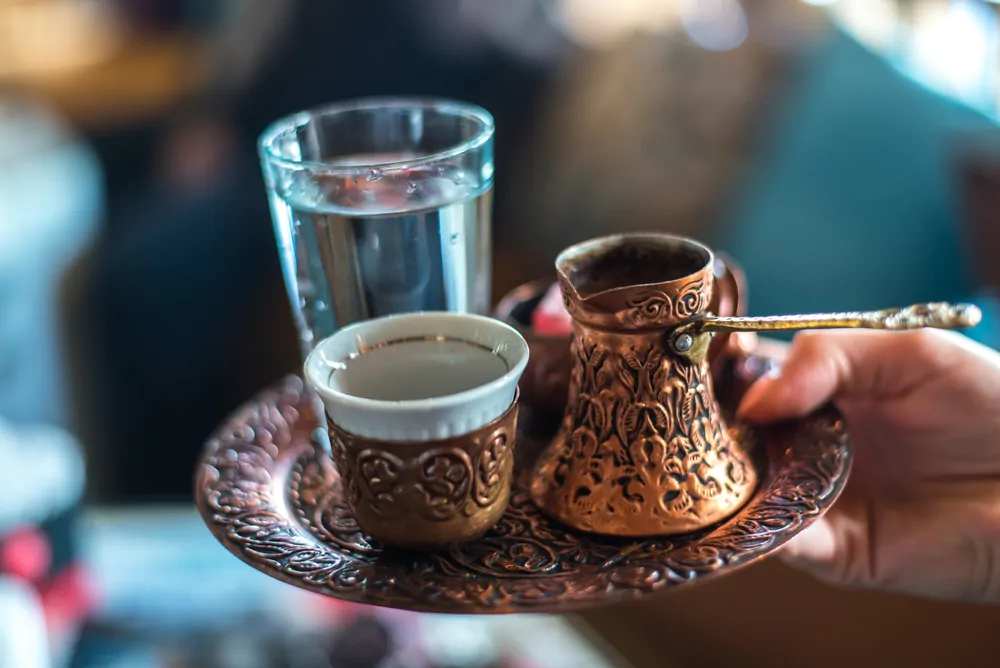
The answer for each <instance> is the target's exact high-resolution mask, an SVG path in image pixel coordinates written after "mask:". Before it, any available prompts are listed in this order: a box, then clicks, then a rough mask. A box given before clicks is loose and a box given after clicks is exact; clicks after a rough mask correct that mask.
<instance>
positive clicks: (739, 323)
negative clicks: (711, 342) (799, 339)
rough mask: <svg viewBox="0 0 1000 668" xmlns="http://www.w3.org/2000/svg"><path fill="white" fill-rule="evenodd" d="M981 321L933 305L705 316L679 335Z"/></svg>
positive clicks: (955, 308) (958, 307)
mask: <svg viewBox="0 0 1000 668" xmlns="http://www.w3.org/2000/svg"><path fill="white" fill-rule="evenodd" d="M982 319H983V313H982V311H980V310H979V307H977V306H975V305H973V304H954V305H953V304H948V303H946V302H932V303H929V304H914V305H913V306H906V307H903V308H890V309H883V310H880V311H848V312H844V313H815V314H807V315H777V316H766V317H760V318H719V317H716V316H711V315H709V316H705V317H704V318H698V319H697V320H694V321H692V322H691V323H689V324H687V325H682V326H681V327H680V328H678V331H683V332H685V333H689V334H691V335H696V334H701V333H703V332H777V331H794V330H801V329H844V328H848V329H885V330H891V331H905V330H912V329H924V328H933V329H968V328H970V327H975V326H976V325H978V324H979V323H980V322H981V321H982Z"/></svg>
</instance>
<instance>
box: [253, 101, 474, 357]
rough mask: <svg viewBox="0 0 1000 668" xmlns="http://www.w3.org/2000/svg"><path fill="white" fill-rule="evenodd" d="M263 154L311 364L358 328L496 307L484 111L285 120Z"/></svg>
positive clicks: (379, 109)
mask: <svg viewBox="0 0 1000 668" xmlns="http://www.w3.org/2000/svg"><path fill="white" fill-rule="evenodd" d="M259 148H260V155H261V162H262V163H263V169H264V177H265V182H266V184H267V189H268V195H269V198H270V201H271V213H272V216H273V219H274V231H275V236H276V238H277V242H278V252H279V254H280V256H281V266H282V270H283V272H284V275H285V283H286V286H287V288H288V295H289V299H290V300H291V304H292V309H293V312H294V315H295V320H296V325H297V327H298V331H299V336H300V341H301V348H302V354H303V356H305V355H306V354H308V352H309V351H310V350H312V348H313V346H314V345H315V343H318V342H319V341H320V340H322V339H323V338H326V337H328V336H330V335H331V334H333V333H334V332H335V331H336V330H337V329H339V328H341V327H343V326H345V325H349V324H351V323H354V322H358V321H361V320H366V319H369V318H373V317H377V316H383V315H390V314H394V313H404V312H410V311H430V310H433V311H454V312H461V313H467V312H471V313H485V312H486V311H487V310H488V309H489V299H490V280H491V267H490V215H491V210H492V190H493V118H492V117H491V116H490V114H489V113H488V112H487V111H485V110H483V109H481V108H479V107H476V106H473V105H469V104H464V103H460V102H450V101H443V100H419V99H368V100H356V101H351V102H344V103H340V104H336V105H332V106H328V107H324V108H320V109H316V110H312V111H305V112H301V113H298V114H295V115H293V116H290V117H287V118H284V119H281V120H279V121H277V122H275V123H274V124H272V125H271V126H270V127H269V128H268V129H267V130H266V131H265V132H264V134H263V135H262V136H261V139H260V147H259Z"/></svg>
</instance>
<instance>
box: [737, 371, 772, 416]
mask: <svg viewBox="0 0 1000 668" xmlns="http://www.w3.org/2000/svg"><path fill="white" fill-rule="evenodd" d="M778 376H779V370H778V369H771V370H770V371H768V372H767V373H766V374H764V375H763V376H761V377H760V378H759V379H758V380H757V382H755V383H754V384H753V385H751V386H750V389H749V390H747V393H746V394H745V395H743V400H742V401H741V402H740V406H739V408H737V409H736V417H738V418H740V419H743V418H746V417H749V416H753V414H754V413H755V412H757V410H758V409H759V408H760V406H762V405H763V404H764V403H765V402H766V400H767V396H768V395H769V394H770V393H771V388H773V387H774V384H775V382H776V381H777V380H778Z"/></svg>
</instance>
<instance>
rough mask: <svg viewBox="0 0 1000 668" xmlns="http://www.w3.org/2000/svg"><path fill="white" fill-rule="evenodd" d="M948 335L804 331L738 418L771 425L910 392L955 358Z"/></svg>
mask: <svg viewBox="0 0 1000 668" xmlns="http://www.w3.org/2000/svg"><path fill="white" fill-rule="evenodd" d="M955 337H958V338H963V337H960V336H959V335H956V334H954V333H952V332H941V331H934V330H925V331H916V332H881V331H855V330H833V331H827V332H803V333H801V334H799V335H798V336H796V337H795V340H794V341H793V343H792V347H791V350H790V351H789V354H788V358H787V359H786V360H785V363H784V364H783V365H782V367H781V369H780V370H779V371H778V372H777V374H776V375H772V376H769V377H766V378H763V379H761V380H760V381H758V382H757V383H755V384H754V386H753V387H751V388H750V390H748V391H747V394H746V396H745V397H744V399H743V401H742V403H741V405H740V408H739V412H738V413H739V416H740V417H741V418H743V419H746V420H747V421H750V422H758V423H762V422H771V421H774V420H782V419H789V418H796V417H801V416H803V415H806V414H808V413H810V412H812V411H814V410H815V409H816V408H818V407H819V406H821V405H822V404H824V403H827V402H829V401H831V400H836V399H888V398H893V397H898V396H902V395H903V394H905V393H907V392H910V391H912V390H913V389H914V388H915V387H918V386H919V385H920V384H921V383H922V382H926V381H927V380H928V379H929V378H931V377H933V376H934V375H936V374H938V373H939V372H940V370H941V369H942V368H944V367H946V366H947V365H948V364H950V363H951V361H952V360H953V359H954V358H955V357H956V356H957V355H958V354H960V351H961V348H960V347H958V346H956V345H955Z"/></svg>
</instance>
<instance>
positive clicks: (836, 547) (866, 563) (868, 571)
mask: <svg viewBox="0 0 1000 668" xmlns="http://www.w3.org/2000/svg"><path fill="white" fill-rule="evenodd" d="M866 519H867V518H866V517H864V516H858V517H855V516H853V515H851V514H849V513H842V512H838V511H837V510H833V511H831V512H830V513H828V514H827V515H826V516H824V517H821V518H820V519H818V520H816V521H815V522H814V523H813V524H812V525H810V526H809V527H807V528H806V529H805V530H804V531H803V532H802V533H800V534H799V535H798V536H796V537H795V538H793V539H792V540H791V541H790V542H789V543H788V544H787V545H785V546H784V547H783V548H782V550H781V552H780V553H779V554H780V555H781V558H782V559H783V560H784V561H785V562H786V563H788V564H790V565H792V566H794V567H796V568H799V569H802V570H804V571H807V572H809V573H810V574H812V575H814V576H816V577H818V578H820V579H822V580H826V581H827V582H833V583H836V584H839V585H849V586H856V585H866V584H871V583H872V581H873V576H874V573H873V572H872V566H873V562H872V559H871V550H872V549H874V545H872V544H871V542H870V540H869V539H870V535H869V531H868V527H869V525H868V523H867V521H866Z"/></svg>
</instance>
